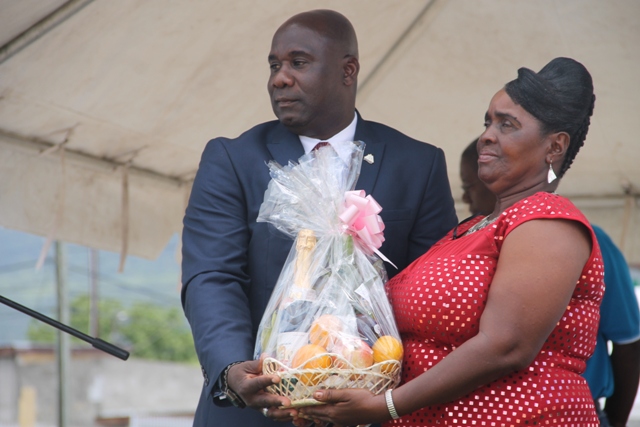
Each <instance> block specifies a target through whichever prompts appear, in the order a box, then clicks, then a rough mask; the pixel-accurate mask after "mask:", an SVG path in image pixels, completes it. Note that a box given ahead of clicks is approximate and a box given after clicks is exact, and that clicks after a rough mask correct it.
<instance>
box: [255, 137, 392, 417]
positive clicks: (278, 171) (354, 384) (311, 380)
mask: <svg viewBox="0 0 640 427" xmlns="http://www.w3.org/2000/svg"><path fill="white" fill-rule="evenodd" d="M363 152H364V143H363V142H360V141H356V142H354V143H353V150H352V151H351V154H350V157H349V159H348V162H347V163H348V164H347V165H346V167H345V161H344V160H343V159H342V158H341V157H340V156H339V155H338V154H337V153H336V151H335V150H334V149H333V148H331V147H330V146H329V147H324V148H320V149H318V150H315V151H313V152H311V153H309V154H306V155H304V156H302V157H301V158H300V159H299V161H298V163H293V162H291V163H289V164H288V165H285V166H281V165H279V164H278V163H276V162H270V163H269V164H268V167H269V170H270V174H271V177H272V180H271V182H270V183H269V186H268V189H267V191H266V192H265V199H264V202H263V204H262V206H261V208H260V212H259V215H258V221H259V222H268V223H271V224H272V225H273V226H275V227H276V228H277V229H278V230H280V231H282V232H283V233H285V234H287V235H288V236H289V237H291V238H292V239H294V240H295V241H294V245H293V247H292V249H291V252H290V253H289V256H288V258H287V260H286V262H285V264H284V267H283V269H282V271H281V273H280V276H279V278H278V281H277V283H276V285H275V288H274V290H273V293H272V295H271V298H270V300H269V303H268V305H267V308H266V311H265V313H264V316H263V318H262V321H261V323H260V327H259V329H258V335H257V339H256V347H255V354H254V356H255V358H256V359H257V358H259V357H260V356H266V359H265V360H264V363H263V372H264V373H269V374H272V373H277V374H278V375H279V376H280V377H281V378H282V381H281V382H280V383H278V384H275V385H273V386H270V391H271V392H273V393H276V394H280V395H285V396H287V397H289V398H290V399H291V401H292V406H304V405H310V404H317V402H316V401H314V400H313V399H312V398H311V396H312V394H313V392H314V391H315V390H316V389H318V388H367V389H369V390H371V391H372V392H373V393H375V394H379V393H381V392H384V391H385V390H386V389H388V388H393V387H395V386H396V385H397V384H398V382H399V380H400V367H401V360H402V343H401V340H400V335H399V333H398V329H397V326H396V323H395V320H394V317H393V312H392V309H391V305H390V304H389V301H388V299H387V296H386V293H385V290H384V283H385V282H386V277H387V276H386V272H385V269H384V265H383V261H382V260H381V259H380V257H379V256H377V255H376V253H379V252H377V251H376V250H375V249H377V248H375V247H372V246H371V245H370V244H367V242H365V241H364V240H363V238H361V237H360V235H359V234H358V233H357V230H356V229H357V228H358V227H359V226H358V224H356V226H355V227H354V226H353V225H351V226H349V225H348V224H345V222H344V221H343V220H342V219H340V217H341V216H343V217H344V216H345V215H344V214H345V211H346V210H347V207H346V206H345V204H346V202H345V195H346V194H347V193H348V192H352V190H353V189H354V187H355V184H356V181H357V179H358V175H359V173H360V167H361V164H362V159H363ZM361 195H362V194H361ZM360 200H361V201H362V200H364V199H360ZM372 203H373V204H376V203H375V201H372ZM352 209H353V208H352ZM375 217H377V219H378V221H379V222H380V225H381V220H380V219H379V218H380V217H379V216H377V215H375ZM371 218H372V217H371V216H370V217H369V220H371ZM365 221H366V220H365ZM374 221H375V219H374ZM381 228H383V226H382V227H381ZM361 234H362V233H361ZM365 238H366V236H365ZM368 240H369V243H370V239H368ZM374 240H375V239H374ZM378 240H379V241H378V246H379V244H380V243H381V240H384V239H383V238H382V236H381V233H379V235H378Z"/></svg>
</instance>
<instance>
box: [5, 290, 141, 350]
mask: <svg viewBox="0 0 640 427" xmlns="http://www.w3.org/2000/svg"><path fill="white" fill-rule="evenodd" d="M0 303H2V304H4V305H7V306H9V307H11V308H13V309H16V310H18V311H20V312H22V313H25V314H27V315H29V316H31V317H33V318H35V319H38V320H40V321H41V322H44V323H47V324H49V325H51V326H53V327H54V328H58V329H60V330H61V331H63V332H66V333H68V334H70V335H73V336H74V337H76V338H79V339H81V340H83V341H85V342H88V343H89V344H91V345H92V346H93V347H94V348H97V349H98V350H102V351H104V352H105V353H109V354H111V355H112V356H115V357H117V358H120V359H122V360H127V359H128V358H129V352H128V351H125V350H123V349H121V348H120V347H117V346H115V345H113V344H110V343H108V342H106V341H103V340H101V339H100V338H92V337H90V336H89V335H87V334H83V333H82V332H80V331H78V330H77V329H74V328H72V327H71V326H67V325H65V324H64V323H60V322H58V321H57V320H54V319H52V318H50V317H47V316H45V315H44V314H42V313H38V312H37V311H34V310H31V309H30V308H27V307H25V306H23V305H21V304H18V303H17V302H15V301H12V300H10V299H8V298H5V297H3V296H2V295H0Z"/></svg>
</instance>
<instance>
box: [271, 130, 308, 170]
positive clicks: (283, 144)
mask: <svg viewBox="0 0 640 427" xmlns="http://www.w3.org/2000/svg"><path fill="white" fill-rule="evenodd" d="M267 149H268V150H269V152H270V153H271V156H272V157H273V160H275V161H276V162H278V163H279V164H280V165H282V166H285V165H286V164H288V163H289V160H294V161H297V160H298V159H299V158H300V157H301V156H302V155H303V154H304V148H303V147H302V144H301V143H300V139H299V138H298V135H296V134H294V133H292V132H289V131H288V130H287V128H285V127H284V126H283V125H281V124H279V125H278V126H276V129H275V131H274V132H273V133H272V134H271V135H269V140H268V141H267Z"/></svg>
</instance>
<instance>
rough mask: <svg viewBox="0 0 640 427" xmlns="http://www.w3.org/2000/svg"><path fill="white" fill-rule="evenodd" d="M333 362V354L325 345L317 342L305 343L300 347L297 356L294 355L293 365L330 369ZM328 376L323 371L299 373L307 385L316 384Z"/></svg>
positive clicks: (302, 367) (303, 367) (295, 366)
mask: <svg viewBox="0 0 640 427" xmlns="http://www.w3.org/2000/svg"><path fill="white" fill-rule="evenodd" d="M316 356H318V357H316ZM311 359H313V360H311ZM331 363H332V359H331V356H329V354H328V353H327V350H326V349H325V348H324V347H322V346H320V345H317V344H305V345H303V346H302V347H300V349H298V351H297V352H296V354H295V356H293V360H292V361H291V367H292V368H300V369H329V368H330V367H331ZM326 376H327V374H326V373H321V372H318V373H303V374H300V375H297V377H298V379H299V380H300V381H301V382H302V383H303V384H305V385H316V384H318V383H319V382H320V381H322V380H323V379H324V378H325V377H326Z"/></svg>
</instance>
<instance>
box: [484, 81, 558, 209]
mask: <svg viewBox="0 0 640 427" xmlns="http://www.w3.org/2000/svg"><path fill="white" fill-rule="evenodd" d="M484 125H485V131H484V132H483V133H482V135H480V139H479V141H478V154H479V158H478V177H479V178H480V179H481V180H482V182H484V183H485V184H486V185H487V187H488V188H489V189H490V190H491V192H493V193H494V194H496V195H498V196H500V195H508V194H514V193H518V192H520V191H526V190H529V189H532V188H534V187H536V186H544V184H545V183H546V176H547V175H546V174H547V170H548V167H549V166H548V164H547V163H546V155H547V153H548V149H549V145H550V142H549V141H548V139H547V138H546V137H545V136H544V135H542V134H541V128H540V122H539V121H538V120H537V119H536V118H535V117H534V116H532V115H531V114H529V113H528V112H527V111H526V110H525V109H524V108H522V107H521V106H520V105H518V104H516V103H515V102H513V100H511V98H510V97H509V95H508V94H507V92H506V91H505V90H504V89H502V90H500V91H499V92H498V93H496V94H495V95H494V97H493V99H491V104H489V109H488V110H487V113H486V114H485V123H484Z"/></svg>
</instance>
